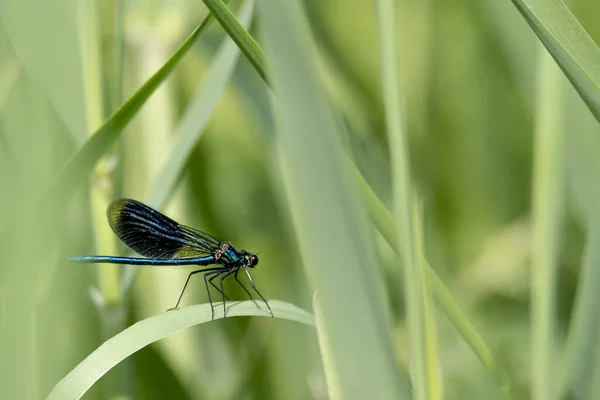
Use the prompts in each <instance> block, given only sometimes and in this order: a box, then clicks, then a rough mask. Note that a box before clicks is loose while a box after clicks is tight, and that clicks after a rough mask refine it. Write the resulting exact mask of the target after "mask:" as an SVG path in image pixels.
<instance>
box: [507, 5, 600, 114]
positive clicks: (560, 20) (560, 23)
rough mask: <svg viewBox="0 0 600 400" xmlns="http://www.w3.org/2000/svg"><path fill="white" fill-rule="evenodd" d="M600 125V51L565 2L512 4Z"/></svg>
mask: <svg viewBox="0 0 600 400" xmlns="http://www.w3.org/2000/svg"><path fill="white" fill-rule="evenodd" d="M512 2H513V3H514V5H515V6H516V7H517V9H518V10H519V12H521V14H522V15H523V17H524V18H525V20H526V21H527V23H528V24H529V25H530V26H531V28H532V29H533V31H534V32H535V34H536V35H537V36H538V37H539V38H540V40H541V41H542V43H543V44H544V46H545V47H546V49H548V51H549V52H550V54H551V55H552V57H553V58H554V60H555V61H556V63H557V64H558V65H559V66H560V68H561V69H562V70H563V72H564V73H565V75H566V76H567V78H569V81H571V84H572V85H573V86H574V87H575V89H576V90H577V92H578V93H579V95H580V96H581V98H582V99H583V101H584V102H585V103H586V105H587V106H588V108H589V109H590V111H591V112H592V114H594V116H595V117H596V119H597V120H598V121H600V68H598V63H599V62H600V49H599V48H598V46H596V44H595V43H594V41H593V40H592V38H591V37H590V36H589V35H588V33H587V32H586V31H585V29H583V27H582V26H581V24H580V23H579V21H577V19H576V18H575V16H574V15H573V14H572V13H571V11H570V10H569V9H568V8H567V6H566V5H565V3H564V2H562V1H561V0H512Z"/></svg>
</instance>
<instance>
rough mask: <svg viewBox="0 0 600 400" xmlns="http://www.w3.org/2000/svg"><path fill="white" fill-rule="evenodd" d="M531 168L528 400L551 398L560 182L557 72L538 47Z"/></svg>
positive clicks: (559, 112)
mask: <svg viewBox="0 0 600 400" xmlns="http://www.w3.org/2000/svg"><path fill="white" fill-rule="evenodd" d="M540 51H541V54H540V60H539V62H540V65H539V81H538V96H537V102H538V105H537V112H536V127H535V140H534V168H533V200H532V203H533V204H532V213H533V218H532V224H533V249H532V273H531V284H532V286H531V313H532V329H531V340H532V342H531V343H532V355H533V360H532V365H531V368H532V370H531V374H532V377H533V385H532V398H533V399H538V400H549V399H552V398H553V396H555V395H556V390H555V385H553V383H552V382H553V376H554V372H555V371H553V366H554V365H556V364H555V348H554V330H555V329H556V327H555V325H556V322H555V315H554V314H555V308H556V275H557V271H558V249H559V248H560V246H559V237H560V228H561V219H562V218H561V215H562V211H561V208H562V195H563V190H562V184H563V179H562V178H563V162H562V160H563V157H562V149H563V136H562V131H563V123H562V113H563V110H562V108H563V103H562V101H561V99H562V91H561V89H562V82H561V73H560V71H559V69H558V68H557V67H556V64H555V63H554V61H553V60H552V59H551V58H550V57H549V55H548V53H547V52H546V51H545V49H540Z"/></svg>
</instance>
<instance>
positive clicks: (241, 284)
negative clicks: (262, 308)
mask: <svg viewBox="0 0 600 400" xmlns="http://www.w3.org/2000/svg"><path fill="white" fill-rule="evenodd" d="M238 272H240V269H239V268H238V269H236V270H235V275H233V277H234V278H235V280H236V281H237V283H239V284H240V286H241V287H242V289H244V291H245V292H246V293H248V296H250V300H252V293H250V292H249V291H248V289H246V286H244V284H243V283H242V281H240V280H239V279H238V276H237V274H238Z"/></svg>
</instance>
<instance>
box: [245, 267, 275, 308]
mask: <svg viewBox="0 0 600 400" xmlns="http://www.w3.org/2000/svg"><path fill="white" fill-rule="evenodd" d="M242 268H243V269H244V272H245V273H246V276H248V280H249V281H250V286H252V289H254V291H255V292H256V294H258V295H259V296H260V298H261V299H262V301H264V302H265V304H266V305H267V308H268V309H269V312H270V313H271V317H274V315H273V310H271V306H270V305H269V303H267V300H265V298H264V297H263V295H262V294H260V292H259V291H258V289H257V288H256V285H255V284H254V281H253V280H252V277H251V276H250V273H249V272H248V270H247V269H246V267H245V266H244V265H242Z"/></svg>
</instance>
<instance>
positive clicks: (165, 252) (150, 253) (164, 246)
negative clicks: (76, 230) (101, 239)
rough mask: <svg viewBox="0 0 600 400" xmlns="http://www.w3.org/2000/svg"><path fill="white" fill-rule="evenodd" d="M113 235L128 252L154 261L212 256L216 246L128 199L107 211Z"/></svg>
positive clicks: (212, 241)
mask: <svg viewBox="0 0 600 400" xmlns="http://www.w3.org/2000/svg"><path fill="white" fill-rule="evenodd" d="M107 217H108V222H109V224H110V226H111V228H112V229H113V231H114V232H115V234H116V235H117V236H118V237H119V239H121V240H122V241H123V243H125V244H126V245H127V246H128V247H129V248H130V249H132V250H134V251H135V252H136V253H138V254H141V255H142V256H144V257H148V258H153V259H157V260H171V259H182V258H194V257H201V256H205V255H210V254H212V253H213V252H214V251H215V250H216V249H218V248H219V245H220V242H219V241H218V240H216V239H215V238H213V237H212V236H209V235H207V234H205V233H203V232H200V231H197V230H196V229H193V228H189V227H187V226H184V225H179V224H178V223H177V222H175V221H173V220H172V219H171V218H169V217H167V216H166V215H163V214H161V213H160V212H158V211H156V210H154V209H152V208H150V207H148V206H147V205H145V204H142V203H140V202H139V201H136V200H131V199H118V200H115V201H114V202H112V203H111V205H110V206H109V207H108V211H107Z"/></svg>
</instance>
